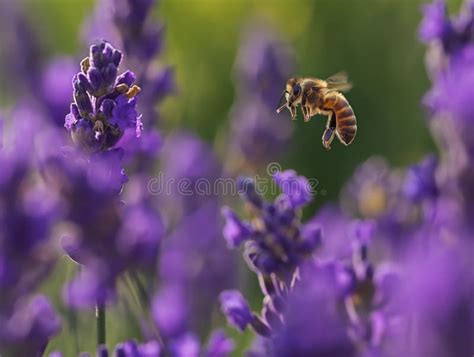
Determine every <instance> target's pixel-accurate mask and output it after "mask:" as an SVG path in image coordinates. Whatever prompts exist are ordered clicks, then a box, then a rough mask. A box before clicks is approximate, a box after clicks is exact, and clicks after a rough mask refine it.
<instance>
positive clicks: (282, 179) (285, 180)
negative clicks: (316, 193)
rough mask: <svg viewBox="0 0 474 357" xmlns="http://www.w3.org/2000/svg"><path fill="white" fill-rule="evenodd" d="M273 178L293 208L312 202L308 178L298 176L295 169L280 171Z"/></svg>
mask: <svg viewBox="0 0 474 357" xmlns="http://www.w3.org/2000/svg"><path fill="white" fill-rule="evenodd" d="M273 180H274V181H275V183H276V184H277V185H278V187H280V190H281V193H282V197H284V198H285V199H286V200H287V201H288V202H289V203H290V205H291V206H292V208H294V209H297V208H299V207H301V206H304V205H305V204H307V203H309V202H311V200H312V192H311V186H310V184H309V181H308V179H307V178H306V177H304V176H298V175H297V174H296V172H295V171H294V170H286V171H279V172H277V173H275V174H274V175H273Z"/></svg>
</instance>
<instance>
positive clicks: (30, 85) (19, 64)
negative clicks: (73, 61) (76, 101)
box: [0, 0, 43, 95]
mask: <svg viewBox="0 0 474 357" xmlns="http://www.w3.org/2000/svg"><path fill="white" fill-rule="evenodd" d="M0 41H1V43H2V49H3V50H2V53H1V54H0V64H1V66H0V68H1V69H2V71H0V74H1V76H2V77H4V78H7V79H8V80H3V81H2V85H3V83H8V88H2V91H1V92H2V95H4V94H8V93H10V94H11V93H12V92H13V91H15V90H17V91H18V93H22V92H29V93H32V94H33V95H34V93H35V92H37V91H38V83H39V79H40V76H41V67H42V57H43V53H42V50H41V44H40V42H39V41H38V36H37V34H36V33H35V32H34V30H33V28H32V26H31V24H30V23H28V21H27V16H26V12H25V11H24V9H23V8H22V6H21V5H20V4H19V3H18V2H17V1H14V0H5V1H2V3H1V4H0ZM7 49H8V50H7ZM3 70H5V71H3Z"/></svg>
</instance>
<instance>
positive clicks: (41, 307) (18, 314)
mask: <svg viewBox="0 0 474 357" xmlns="http://www.w3.org/2000/svg"><path fill="white" fill-rule="evenodd" d="M0 322H1V327H0V352H1V353H2V354H3V353H5V355H6V356H10V355H11V356H40V355H42V353H43V352H44V349H45V348H46V345H47V344H48V341H49V339H50V338H51V337H53V336H54V335H55V334H56V333H58V332H59V329H60V325H61V323H60V321H59V318H58V316H57V315H56V313H55V311H54V310H53V307H52V306H51V303H50V302H49V300H48V299H47V298H46V297H45V296H43V295H35V296H33V297H32V298H31V299H28V298H23V299H19V300H18V301H17V302H16V304H15V306H14V309H13V312H12V314H11V315H10V316H5V315H3V314H2V313H0Z"/></svg>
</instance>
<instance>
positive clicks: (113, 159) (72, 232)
mask: <svg viewBox="0 0 474 357" xmlns="http://www.w3.org/2000/svg"><path fill="white" fill-rule="evenodd" d="M121 155H122V153H121V150H119V149H114V150H109V151H106V152H102V153H97V154H95V155H92V156H90V157H89V156H86V155H84V154H81V153H80V152H77V151H70V152H66V153H65V154H64V155H63V156H58V155H55V156H51V157H50V158H49V160H48V161H47V162H46V163H45V165H44V169H43V170H44V173H45V177H46V178H47V180H48V182H51V183H54V184H55V185H56V187H57V188H58V189H59V190H60V192H61V194H62V196H63V197H64V200H65V202H66V204H67V211H66V219H67V220H68V221H69V222H70V223H71V224H72V227H73V228H70V229H69V230H68V233H67V234H65V235H64V237H63V239H62V245H63V248H64V249H65V251H66V252H67V253H68V254H69V256H70V257H71V258H72V259H73V260H75V261H77V262H78V263H80V264H83V265H85V270H84V272H83V274H82V275H79V276H78V277H77V279H75V280H73V281H72V282H71V285H70V286H69V287H67V288H66V290H65V297H66V300H67V302H68V303H69V304H71V305H73V306H76V307H86V306H89V305H91V303H92V302H93V301H94V299H95V300H100V301H101V302H103V303H105V302H107V301H108V300H110V299H111V298H113V296H114V291H115V280H116V278H117V277H118V276H119V275H120V274H121V273H122V272H123V271H124V270H126V269H128V268H132V267H133V268H148V269H151V268H152V267H153V266H154V265H155V263H156V257H157V254H158V250H159V243H160V240H161V236H162V235H163V233H164V229H163V226H162V223H161V221H160V218H159V216H157V214H156V212H155V211H154V209H153V208H152V207H150V206H149V204H148V202H147V201H146V196H140V197H138V198H135V199H134V200H132V199H131V200H130V202H129V204H125V205H124V204H123V203H122V202H121V200H120V196H119V192H120V190H121V189H122V186H123V184H124V181H125V179H126V176H125V175H124V173H123V170H122V168H121Z"/></svg>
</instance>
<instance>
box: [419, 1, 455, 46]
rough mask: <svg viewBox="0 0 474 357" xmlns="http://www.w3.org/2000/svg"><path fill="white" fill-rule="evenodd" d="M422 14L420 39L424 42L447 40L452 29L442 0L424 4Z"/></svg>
mask: <svg viewBox="0 0 474 357" xmlns="http://www.w3.org/2000/svg"><path fill="white" fill-rule="evenodd" d="M423 14H424V17H423V21H422V23H421V25H420V30H419V34H420V39H421V40H422V41H424V42H429V41H432V40H441V41H445V40H447V39H448V37H449V35H450V34H451V32H452V31H453V29H452V26H451V22H450V21H449V19H448V11H447V8H446V4H445V2H444V0H434V1H433V3H432V4H425V5H424V6H423Z"/></svg>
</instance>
